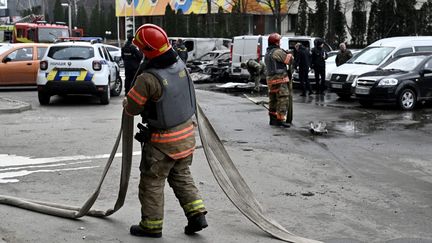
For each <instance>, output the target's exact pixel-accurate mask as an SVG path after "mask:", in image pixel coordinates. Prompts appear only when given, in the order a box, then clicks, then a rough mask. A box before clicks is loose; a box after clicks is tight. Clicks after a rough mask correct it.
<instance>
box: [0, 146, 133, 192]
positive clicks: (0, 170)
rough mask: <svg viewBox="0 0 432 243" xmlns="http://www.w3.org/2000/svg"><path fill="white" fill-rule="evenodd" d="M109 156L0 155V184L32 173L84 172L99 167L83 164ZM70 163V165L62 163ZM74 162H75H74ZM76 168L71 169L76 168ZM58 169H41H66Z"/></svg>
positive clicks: (11, 181) (118, 154) (119, 154)
mask: <svg viewBox="0 0 432 243" xmlns="http://www.w3.org/2000/svg"><path fill="white" fill-rule="evenodd" d="M140 154H141V151H137V152H133V153H132V155H140ZM109 156H110V155H109V154H100V155H93V156H85V155H77V156H61V157H51V158H32V157H25V156H19V155H9V154H0V184H4V183H16V182H19V180H18V179H17V177H23V176H27V175H30V174H33V173H41V172H45V173H46V172H58V171H73V170H85V169H93V168H97V167H99V165H95V166H80V165H81V164H84V163H91V162H92V160H94V159H107V158H109ZM114 157H116V158H118V157H122V154H121V153H117V154H115V156H114ZM67 161H71V162H70V163H64V162H67ZM74 161H75V162H74ZM77 165H78V167H73V166H77ZM66 166H69V167H71V168H60V169H41V168H50V167H66Z"/></svg>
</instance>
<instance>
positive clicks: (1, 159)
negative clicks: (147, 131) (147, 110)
mask: <svg viewBox="0 0 432 243" xmlns="http://www.w3.org/2000/svg"><path fill="white" fill-rule="evenodd" d="M132 155H141V151H136V152H133V153H132ZM109 156H110V155H109V154H100V155H93V156H85V155H76V156H62V157H51V158H31V157H25V156H19V155H14V154H13V155H9V154H0V168H2V167H9V166H25V165H39V164H49V163H56V162H62V161H77V160H92V159H106V158H109ZM115 157H116V158H118V157H122V153H117V154H115Z"/></svg>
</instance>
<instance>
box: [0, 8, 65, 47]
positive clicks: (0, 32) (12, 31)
mask: <svg viewBox="0 0 432 243" xmlns="http://www.w3.org/2000/svg"><path fill="white" fill-rule="evenodd" d="M2 36H3V39H2V38H1V37H2ZM65 37H70V34H69V28H68V27H67V26H66V25H65V24H57V23H56V24H48V23H47V22H46V21H43V16H41V15H29V16H26V17H24V18H22V19H21V20H19V21H17V22H14V23H12V24H11V25H3V26H1V27H0V42H12V43H28V42H37V43H53V42H55V40H56V39H58V38H65Z"/></svg>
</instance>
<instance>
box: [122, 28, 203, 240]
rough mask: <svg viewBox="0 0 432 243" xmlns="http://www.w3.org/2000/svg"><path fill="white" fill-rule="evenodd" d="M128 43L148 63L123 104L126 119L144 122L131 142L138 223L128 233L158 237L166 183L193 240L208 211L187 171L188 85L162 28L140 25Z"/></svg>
mask: <svg viewBox="0 0 432 243" xmlns="http://www.w3.org/2000/svg"><path fill="white" fill-rule="evenodd" d="M133 43H134V45H136V46H137V47H138V48H139V49H140V51H141V52H142V53H143V54H144V56H145V58H146V59H147V60H148V63H147V64H146V67H145V69H144V70H143V72H142V73H141V74H140V75H138V76H137V78H136V80H135V83H134V85H133V87H132V88H131V90H130V91H129V92H128V94H127V96H126V98H125V100H124V102H123V107H124V110H125V112H126V113H127V114H128V115H130V116H134V115H141V116H142V118H143V121H142V124H139V125H138V127H139V128H140V132H138V133H137V135H136V136H135V138H136V139H137V140H138V141H140V142H141V143H142V157H141V164H140V171H141V176H140V183H139V195H138V197H139V200H140V203H141V221H140V223H139V224H138V225H133V226H132V227H131V228H130V233H131V234H132V235H135V236H146V237H155V238H159V237H161V236H162V223H163V216H164V185H165V181H166V180H168V183H169V185H170V186H171V187H172V188H173V190H174V194H175V196H176V197H177V199H178V200H179V202H180V205H181V206H182V208H183V211H184V213H185V215H186V217H187V220H188V224H187V225H186V227H185V229H184V232H185V233H186V234H188V235H190V234H194V233H195V232H197V231H200V230H202V229H203V228H205V227H207V221H206V218H205V214H206V213H207V211H206V209H205V207H204V203H203V200H202V199H201V197H200V196H199V192H198V189H197V187H196V186H195V184H194V181H193V178H192V175H191V172H190V170H189V166H190V165H191V163H192V156H193V152H194V149H195V135H194V128H195V127H194V123H193V122H192V120H191V117H192V116H193V115H194V113H195V106H196V101H195V92H194V88H193V83H192V80H191V78H190V76H189V74H188V72H187V69H186V66H185V64H184V63H183V62H182V61H179V58H178V56H177V54H176V52H175V51H174V50H173V49H172V47H171V45H170V43H169V41H168V37H167V35H166V33H165V31H164V30H163V29H162V28H160V27H159V26H156V25H153V24H144V25H142V26H141V27H139V28H138V30H137V31H136V34H135V37H134V39H133Z"/></svg>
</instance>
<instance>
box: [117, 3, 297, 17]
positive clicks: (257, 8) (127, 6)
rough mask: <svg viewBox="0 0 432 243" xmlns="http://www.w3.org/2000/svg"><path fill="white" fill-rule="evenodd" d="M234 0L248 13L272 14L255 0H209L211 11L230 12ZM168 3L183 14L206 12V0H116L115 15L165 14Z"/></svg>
mask: <svg viewBox="0 0 432 243" xmlns="http://www.w3.org/2000/svg"><path fill="white" fill-rule="evenodd" d="M235 1H238V2H240V1H241V2H242V4H243V5H244V6H245V7H246V12H247V13H248V14H272V11H271V9H270V7H269V6H268V5H266V4H265V3H261V2H258V1H257V0H211V8H212V9H211V13H217V12H218V9H219V7H222V8H223V9H224V10H225V11H226V12H231V10H232V6H233V3H234V2H235ZM288 1H289V0H281V6H282V13H287V10H288ZM168 4H169V5H170V6H171V8H172V9H174V10H175V11H176V12H177V11H178V10H180V9H181V10H182V11H183V13H184V14H191V13H194V14H206V13H207V0H116V16H118V17H124V16H158V15H159V16H161V15H165V8H166V6H167V5H168Z"/></svg>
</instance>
